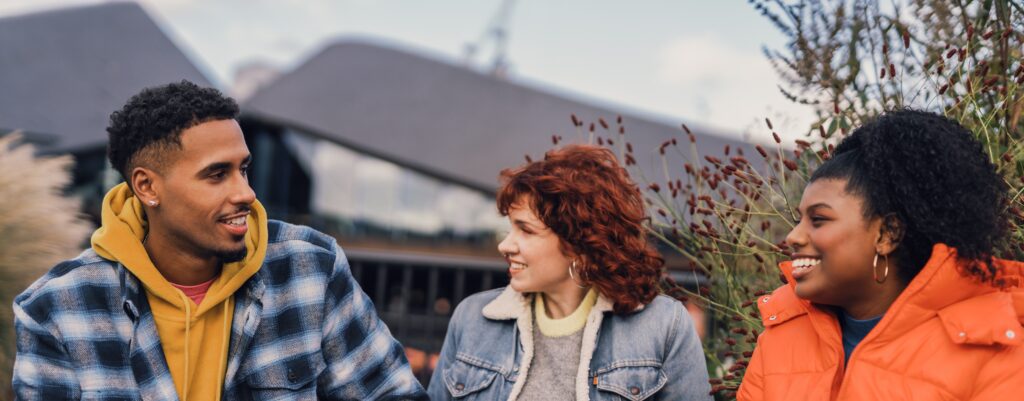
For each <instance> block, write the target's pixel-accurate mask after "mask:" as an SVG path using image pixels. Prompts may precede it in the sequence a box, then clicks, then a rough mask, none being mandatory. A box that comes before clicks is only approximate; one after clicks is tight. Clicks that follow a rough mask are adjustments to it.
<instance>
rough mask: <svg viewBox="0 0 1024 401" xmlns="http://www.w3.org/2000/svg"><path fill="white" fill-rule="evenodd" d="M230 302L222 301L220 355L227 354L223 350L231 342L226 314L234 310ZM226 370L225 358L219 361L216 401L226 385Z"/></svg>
mask: <svg viewBox="0 0 1024 401" xmlns="http://www.w3.org/2000/svg"><path fill="white" fill-rule="evenodd" d="M231 302H232V301H231V298H228V299H225V300H224V319H223V322H222V323H221V325H220V327H221V337H220V346H221V351H222V353H227V352H226V351H224V348H227V345H228V342H229V341H231V337H230V336H231V327H229V325H228V313H231V311H233V310H234V308H233V307H231ZM227 370H228V360H227V358H223V359H221V363H220V370H219V372H220V374H218V375H217V386H218V388H219V389H218V390H217V399H216V400H217V401H220V395H221V393H223V392H224V385H225V384H226V383H224V377H225V375H227Z"/></svg>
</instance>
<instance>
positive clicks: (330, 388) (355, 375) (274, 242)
mask: <svg viewBox="0 0 1024 401" xmlns="http://www.w3.org/2000/svg"><path fill="white" fill-rule="evenodd" d="M268 235H269V244H268V249H267V255H266V259H265V260H264V264H263V266H262V268H260V270H259V272H258V273H257V274H256V275H254V276H253V277H252V278H250V279H249V280H248V281H247V282H246V283H245V284H244V285H243V286H242V287H241V288H240V289H239V290H238V291H237V292H236V293H235V295H234V297H235V298H234V299H235V311H234V318H233V319H234V320H233V322H232V325H231V340H230V341H231V342H230V348H229V350H228V364H227V372H226V376H225V379H224V384H223V396H222V398H221V399H222V400H225V401H235V400H271V399H273V400H279V399H287V400H315V399H328V400H407V399H415V400H419V399H422V400H425V399H427V396H426V394H425V392H424V391H423V388H422V387H421V386H420V384H419V382H417V381H416V378H415V377H414V376H413V374H412V371H411V370H410V369H409V363H408V361H407V360H406V358H405V353H404V351H403V349H402V347H401V345H400V344H399V343H398V342H397V341H395V339H394V338H393V337H392V336H391V333H390V332H389V331H388V328H387V327H386V326H385V325H384V323H383V322H381V320H380V319H379V318H378V317H377V314H376V313H375V312H374V308H373V304H372V303H371V301H370V299H369V298H368V297H367V296H366V294H365V293H363V291H362V290H361V289H360V288H359V285H358V284H357V283H356V281H355V280H354V279H353V278H352V274H351V271H350V269H349V265H348V261H347V260H346V258H345V255H344V253H343V252H342V250H341V248H340V247H338V245H337V243H336V242H335V241H334V239H333V238H331V237H329V236H327V235H324V234H321V233H319V232H317V231H315V230H312V229H310V228H308V227H301V226H294V225H290V224H286V223H282V222H279V221H273V220H271V221H270V222H269V230H268ZM14 313H15V327H16V330H17V341H18V353H17V358H16V360H15V364H14V378H13V379H14V381H13V384H14V389H15V394H16V398H17V399H19V400H66V399H75V400H78V399H82V400H153V401H157V400H160V401H163V400H168V401H169V400H177V399H178V394H177V392H176V391H175V387H174V381H173V380H172V379H171V374H170V372H169V371H168V369H167V363H166V362H165V360H164V354H163V350H162V348H161V345H160V338H159V335H158V334H157V330H156V323H155V322H154V320H153V315H152V313H151V311H150V308H149V303H148V301H147V300H146V294H145V292H144V290H143V288H142V287H141V285H140V282H139V280H138V279H137V278H136V277H135V276H133V275H132V274H131V273H129V272H128V271H127V270H126V269H125V268H124V267H123V266H121V265H120V264H116V263H112V262H110V261H107V260H105V259H102V258H100V257H99V256H97V255H96V253H95V252H93V251H92V250H87V251H85V252H83V253H82V254H81V255H79V256H78V257H77V258H75V259H73V260H70V261H67V262H64V263H61V264H59V265H57V266H56V267H54V268H53V269H52V270H51V271H50V272H49V273H47V274H46V275H45V276H43V277H42V278H40V279H39V280H38V281H36V282H35V283H34V284H32V286H30V287H29V288H28V289H27V290H25V292H24V293H22V294H21V295H19V296H18V297H17V298H16V299H15V301H14Z"/></svg>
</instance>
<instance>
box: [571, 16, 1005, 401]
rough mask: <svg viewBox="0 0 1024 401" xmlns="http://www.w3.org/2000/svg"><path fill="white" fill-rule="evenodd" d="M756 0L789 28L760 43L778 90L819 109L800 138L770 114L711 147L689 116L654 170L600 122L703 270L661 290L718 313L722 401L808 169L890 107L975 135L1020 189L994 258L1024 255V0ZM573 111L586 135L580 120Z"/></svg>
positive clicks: (658, 229)
mask: <svg viewBox="0 0 1024 401" xmlns="http://www.w3.org/2000/svg"><path fill="white" fill-rule="evenodd" d="M749 3H750V4H751V5H752V7H753V8H754V9H755V10H756V11H758V12H760V13H761V14H762V15H763V16H764V18H766V19H767V20H768V21H770V23H772V24H773V25H774V26H775V27H776V28H777V29H778V30H779V31H780V32H781V33H782V34H783V35H784V36H785V37H786V38H787V40H786V45H785V46H784V47H783V48H780V49H765V50H764V53H765V55H766V56H767V58H768V59H769V61H770V62H771V63H772V65H773V66H774V67H775V70H776V72H777V73H778V75H779V77H780V79H781V82H782V85H781V86H780V91H781V92H782V94H783V95H784V96H785V97H786V98H788V99H789V100H791V101H793V102H796V103H799V104H803V105H807V106H808V107H810V108H811V109H812V110H813V111H814V112H815V113H816V115H817V119H816V121H815V122H814V123H813V124H812V125H811V126H809V127H807V130H806V131H805V132H799V133H796V134H797V136H800V135H802V138H801V139H800V140H798V141H792V140H791V139H785V140H784V139H782V138H783V135H779V133H778V132H776V131H777V130H781V128H780V127H778V126H777V125H773V124H772V122H771V121H770V120H767V119H766V120H765V128H764V130H763V131H761V132H759V133H757V135H756V136H757V137H758V138H759V139H760V140H756V141H754V142H756V143H752V144H751V145H750V146H749V147H748V148H747V149H745V151H746V152H745V153H743V154H740V153H739V152H742V151H744V149H740V148H734V151H733V152H731V153H730V152H729V151H728V150H724V149H723V150H721V151H718V152H703V153H702V152H699V151H698V148H697V146H696V144H698V143H699V142H700V140H699V138H696V137H695V136H694V132H691V130H690V128H689V127H687V126H686V125H682V126H681V128H682V129H681V130H680V132H679V133H678V136H679V140H678V141H675V140H673V141H669V142H665V143H663V144H662V146H660V147H659V148H657V149H656V150H652V152H657V153H655V154H654V155H653V157H660V158H661V160H662V167H663V168H662V170H663V171H662V172H661V174H660V176H659V177H649V176H643V175H642V174H641V173H640V172H639V171H638V170H636V169H635V168H636V158H637V157H640V155H638V154H634V152H633V149H632V146H628V142H627V141H629V138H628V136H629V135H628V131H627V130H626V129H625V127H624V125H623V121H622V119H621V118H617V119H616V125H617V127H605V124H604V123H601V121H599V123H600V127H601V128H602V129H604V133H603V135H604V136H605V140H603V141H602V142H603V143H604V144H605V146H608V147H610V148H611V149H613V150H615V151H616V152H617V154H619V155H620V156H619V157H620V160H623V161H624V164H626V165H627V169H631V170H630V171H631V175H632V176H633V177H634V179H635V180H637V182H638V184H640V186H641V187H642V188H647V189H648V190H647V191H646V192H645V195H646V197H647V203H648V205H649V208H648V209H649V211H650V223H649V225H648V230H649V232H650V235H651V236H652V237H656V238H657V239H658V240H660V241H661V242H662V243H663V244H664V245H665V246H666V247H667V248H669V249H671V252H674V253H677V254H678V255H676V256H678V257H679V258H681V260H683V261H684V265H685V266H687V267H688V268H689V269H692V272H693V274H694V275H697V276H700V277H701V278H702V280H701V281H700V282H701V283H702V284H701V285H700V286H699V287H697V288H695V289H687V288H685V287H682V286H680V285H677V284H676V283H675V282H674V281H673V280H671V279H670V278H668V277H667V276H666V277H665V279H664V280H663V281H664V282H663V284H662V287H663V291H664V292H665V293H666V294H669V295H671V296H674V297H676V298H679V299H682V300H686V301H688V302H696V303H698V304H700V305H701V306H703V307H704V308H705V309H706V311H707V312H708V315H709V316H710V319H709V320H710V321H709V327H708V330H707V336H706V338H704V341H703V343H704V347H705V354H706V356H707V359H708V368H709V373H710V374H711V386H712V394H713V395H714V396H715V398H716V399H718V400H732V399H735V394H736V391H737V389H738V388H739V385H740V383H741V381H742V379H743V374H744V372H745V370H746V365H747V364H748V363H749V358H750V355H751V351H752V350H753V348H754V345H755V344H756V342H757V336H758V334H759V333H761V332H763V327H762V324H761V319H760V315H759V313H758V310H757V302H758V299H759V297H760V296H762V295H765V294H767V293H768V292H769V291H771V290H772V289H774V288H776V287H778V286H779V285H781V284H782V278H781V277H780V276H781V274H780V273H779V270H778V268H777V264H778V263H779V262H781V261H784V260H787V259H788V255H789V250H788V249H786V245H785V243H784V238H785V235H786V234H787V233H788V232H789V230H790V229H791V228H792V226H793V222H794V216H793V211H794V210H795V208H796V206H797V204H798V203H799V199H800V196H801V194H802V191H803V187H804V186H805V185H806V180H807V177H808V176H809V175H810V173H812V172H813V171H814V169H815V168H816V167H817V166H818V165H820V164H821V162H823V161H824V160H828V159H829V157H830V156H831V153H832V151H833V149H834V147H835V145H836V144H837V143H838V142H839V141H840V140H842V139H843V138H844V137H845V136H846V135H847V134H848V133H850V132H852V130H853V129H854V128H856V127H858V126H860V125H862V124H863V123H864V122H866V121H868V120H870V119H872V118H874V117H876V116H878V115H879V114H881V113H884V112H885V111H888V110H893V109H899V108H906V107H910V108H914V109H918V110H925V111H931V112H936V113H940V114H943V115H945V116H946V117H949V118H951V119H953V120H955V121H957V122H959V123H960V124H961V125H962V126H964V127H966V128H967V129H969V130H970V131H971V132H973V133H974V134H975V135H976V136H977V138H978V139H979V141H980V142H981V143H982V144H983V146H984V148H985V150H986V152H987V153H988V154H989V156H990V160H991V161H992V163H994V164H995V165H996V167H997V169H998V171H999V173H1000V174H1002V176H1003V177H1004V179H1005V181H1006V183H1007V184H1008V186H1009V188H1010V191H1011V194H1010V195H1009V199H1010V204H1009V207H1010V210H1009V211H1008V212H1009V215H1010V216H1011V224H1012V227H1011V228H1010V229H1009V233H1010V236H1009V238H1008V241H1007V244H1004V245H1002V246H1001V247H1000V251H999V252H1000V253H999V254H997V255H995V256H997V257H1005V258H1012V259H1018V260H1019V259H1024V245H1020V246H1009V244H1022V243H1024V201H1022V199H1021V195H1022V194H1024V141H1022V137H1024V123H1022V122H1021V114H1022V112H1024V90H1022V89H1021V86H1022V85H1024V55H1022V49H1024V32H1022V28H1021V27H1024V6H1022V5H1021V4H1020V2H1013V1H1010V0H991V1H983V2H979V1H974V2H971V1H968V2H948V1H944V0H898V1H896V2H895V4H893V3H889V2H874V1H866V0H851V1H843V0H824V1H819V0H813V1H812V0H796V1H775V0H749ZM883 3H884V4H883ZM751 117H755V116H751ZM573 120H574V121H573V123H574V125H576V126H577V127H580V128H578V131H579V132H580V134H581V135H582V136H585V135H587V133H586V132H584V131H583V128H581V127H582V122H577V121H576V119H573ZM698 133H699V132H698ZM589 134H590V136H591V142H592V143H596V141H595V140H594V138H593V135H594V134H593V132H592V131H591V132H590V133H589ZM786 137H788V138H792V136H786ZM613 140H614V141H613ZM613 143H614V145H612V144H613ZM679 144H681V145H679ZM637 151H638V152H639V151H640V150H639V149H638V150H637ZM737 155H739V156H737ZM744 155H745V156H744ZM644 156H645V157H646V156H648V155H644ZM680 160H681V161H680ZM667 259H671V257H667Z"/></svg>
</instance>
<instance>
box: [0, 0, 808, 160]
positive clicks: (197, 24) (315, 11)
mask: <svg viewBox="0 0 1024 401" xmlns="http://www.w3.org/2000/svg"><path fill="white" fill-rule="evenodd" d="M505 1H506V0H433V1H422V0H418V1H417V0H140V1H139V3H141V4H142V5H143V7H144V8H145V9H146V10H147V11H148V12H149V13H150V14H151V15H152V16H153V17H154V18H155V19H156V20H157V22H158V23H159V24H160V25H161V26H162V27H163V29H164V30H165V31H166V32H167V33H168V35H170V36H171V38H172V40H174V41H175V42H176V43H177V44H178V45H179V47H181V48H182V50H184V51H185V53H186V54H188V55H189V56H190V57H191V58H192V60H193V61H194V62H195V63H196V64H197V65H199V66H200V68H201V69H202V70H204V71H205V72H206V73H207V75H208V76H209V77H210V78H211V80H212V81H213V82H216V83H218V84H220V85H221V86H222V88H229V87H230V84H231V82H232V80H233V75H234V71H235V70H236V68H237V67H238V66H240V65H243V64H245V63H248V62H252V61H256V60H258V61H263V62H267V63H270V64H272V65H274V66H276V67H278V68H281V69H283V70H285V71H287V70H288V69H290V68H293V67H295V66H297V65H299V64H301V63H302V62H303V61H305V60H306V59H308V58H309V57H311V56H313V55H315V54H316V53H317V52H318V51H319V50H321V49H323V48H324V47H326V46H328V45H329V44H331V43H334V42H336V41H339V40H345V39H346V38H359V39H362V40H373V41H375V42H378V43H384V44H387V45H391V46H395V47H399V48H404V49H407V50H410V51H414V52H417V53H420V54H426V55H429V56H431V57H433V58H436V59H440V60H443V61H447V62H451V63H456V64H460V63H467V62H468V63H469V65H471V66H472V67H473V68H477V69H479V70H481V71H484V70H486V69H487V66H489V65H490V63H491V61H492V53H493V51H492V48H493V46H490V42H481V37H483V36H484V33H485V32H486V29H487V27H488V25H489V24H490V22H491V21H492V20H493V19H494V17H495V15H496V14H498V11H499V9H501V7H502V4H503V3H504V2H505ZM95 3H102V1H96V0H0V17H2V16H4V15H14V14H22V13H26V12H33V11H39V10H45V9H53V8H60V7H67V6H75V5H86V4H95ZM510 10H511V11H510V12H509V14H508V15H509V18H508V20H507V25H506V26H507V29H508V35H507V51H506V58H507V59H508V63H509V66H510V67H509V74H508V76H509V79H510V80H512V81H514V82H522V83H525V84H528V85H531V86H535V87H541V88H545V89H547V90H551V91H553V92H556V93H563V94H568V95H570V96H572V97H574V98H577V99H583V100H586V101H590V102H593V103H597V104H601V105H610V106H613V107H618V109H623V110H628V111H631V112H637V113H640V114H641V115H645V116H648V117H651V118H654V119H656V120H659V121H662V122H667V123H672V124H677V123H682V122H686V123H688V124H691V125H694V126H704V127H708V128H709V129H712V130H715V131H718V132H719V133H724V134H726V135H730V136H734V137H737V138H748V139H751V140H754V141H757V142H764V141H765V139H766V138H769V137H770V135H771V133H770V131H769V130H768V129H767V128H766V127H765V123H764V119H765V117H770V118H771V119H772V121H773V123H774V125H775V129H776V130H778V131H779V133H780V134H782V135H783V136H784V137H789V138H797V137H799V136H800V135H801V134H802V133H804V132H806V130H807V127H808V126H809V125H810V123H811V121H812V120H813V118H812V112H811V110H810V109H809V108H808V106H803V105H797V104H793V103H791V102H789V101H788V100H786V99H785V98H784V97H782V95H781V94H779V92H778V90H777V85H778V84H779V80H778V78H777V75H776V73H775V72H774V71H773V70H772V68H771V66H770V65H769V63H768V62H767V60H765V58H764V56H763V54H762V51H761V49H762V46H768V47H770V48H781V47H782V46H783V45H784V39H785V38H784V37H783V36H782V34H780V33H779V32H778V31H776V30H775V28H774V27H772V25H771V24H770V23H769V22H768V21H767V20H766V19H764V18H763V17H761V16H760V15H759V14H758V13H757V12H756V11H755V10H754V9H753V7H751V6H750V5H749V4H748V3H747V2H746V1H743V0H646V1H621V0H547V1H540V0H516V1H514V2H513V3H512V6H511V8H510ZM470 43H481V44H483V46H482V47H480V49H479V50H478V52H477V55H476V57H474V58H473V59H471V60H469V61H467V60H468V59H467V58H466V56H465V49H466V48H467V44H470Z"/></svg>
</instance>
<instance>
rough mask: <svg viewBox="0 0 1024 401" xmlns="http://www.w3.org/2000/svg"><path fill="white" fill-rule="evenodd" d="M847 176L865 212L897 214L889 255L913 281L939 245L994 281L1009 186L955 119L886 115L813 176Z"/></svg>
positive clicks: (983, 277) (901, 113)
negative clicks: (894, 240) (894, 241)
mask: <svg viewBox="0 0 1024 401" xmlns="http://www.w3.org/2000/svg"><path fill="white" fill-rule="evenodd" d="M818 179H846V180H848V182H847V185H846V189H847V191H848V192H849V193H851V194H856V195H860V196H863V198H864V211H863V212H864V215H865V217H868V218H871V217H890V218H895V219H896V221H897V222H898V223H899V225H900V227H899V228H900V230H901V231H902V237H901V239H900V241H899V245H898V246H897V248H896V250H895V251H893V257H894V258H895V261H896V262H897V263H898V265H899V266H900V271H899V274H900V278H901V279H903V280H904V282H910V281H911V280H912V279H913V278H914V277H915V276H917V273H918V272H920V271H921V269H922V268H923V267H924V265H925V264H926V263H927V262H928V259H929V257H930V256H931V252H932V248H933V246H934V245H935V244H937V243H943V244H946V245H948V246H951V247H953V248H956V250H957V254H958V256H959V257H960V258H961V259H962V260H966V261H971V262H972V263H967V264H966V265H965V267H964V270H965V271H964V273H965V274H968V275H971V276H974V277H976V278H978V279H979V280H980V281H982V282H993V281H994V280H995V273H996V272H995V268H994V266H993V265H992V263H991V261H992V255H993V254H995V253H996V251H997V250H998V249H999V247H1001V246H1002V244H1003V241H1004V239H1005V234H1006V228H1007V227H1006V224H1005V223H1006V221H1007V215H1006V205H1007V201H1008V198H1007V189H1008V186H1007V184H1006V183H1005V182H1004V181H1003V179H1002V177H1000V175H999V174H998V173H997V172H996V169H995V166H994V165H993V164H992V162H991V161H989V158H988V156H987V154H986V153H985V152H984V150H983V149H982V145H981V143H980V142H978V140H977V139H975V137H974V135H973V134H972V133H971V132H970V131H968V130H967V129H965V128H964V127H962V126H960V124H958V123H956V122H955V121H952V120H950V119H948V118H945V117H942V116H940V115H937V114H932V113H927V112H923V111H916V110H898V111H892V112H888V113H885V114H883V115H881V116H880V117H878V118H877V119H875V120H874V121H871V122H869V123H867V124H864V125H863V126H861V127H860V128H858V129H857V130H855V131H854V132H853V134H852V135H850V136H849V137H847V138H846V139H844V140H843V141H842V142H840V143H839V146H837V147H836V149H835V152H834V153H833V156H832V158H831V159H830V160H828V161H826V162H825V163H823V164H822V166H821V167H819V168H818V170H817V171H815V172H814V174H813V175H812V176H811V181H812V182H813V181H814V180H818Z"/></svg>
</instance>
